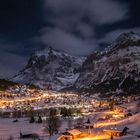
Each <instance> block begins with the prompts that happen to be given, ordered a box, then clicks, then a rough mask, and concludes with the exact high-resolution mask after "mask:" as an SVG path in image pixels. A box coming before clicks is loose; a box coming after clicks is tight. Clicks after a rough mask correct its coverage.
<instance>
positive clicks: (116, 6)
mask: <svg viewBox="0 0 140 140" xmlns="http://www.w3.org/2000/svg"><path fill="white" fill-rule="evenodd" d="M43 8H44V13H45V18H46V21H47V22H49V23H50V24H51V25H52V27H48V26H47V29H44V30H43V32H42V35H41V36H40V39H41V41H42V42H43V43H46V44H49V45H52V46H53V47H54V48H57V49H62V50H65V51H67V52H69V53H72V54H74V55H87V54H89V53H90V52H92V51H94V50H96V49H98V47H97V46H98V39H97V38H96V32H95V29H96V26H97V25H98V26H99V25H100V26H101V25H103V24H112V23H115V22H119V21H121V20H125V19H127V18H128V11H129V8H128V6H127V5H124V4H122V3H119V2H116V1H113V0H98V1H97V0H86V1H85V0H76V1H72V0H45V3H44V5H43ZM48 13H49V14H48Z"/></svg>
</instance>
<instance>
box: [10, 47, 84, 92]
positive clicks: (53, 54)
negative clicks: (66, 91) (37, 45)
mask: <svg viewBox="0 0 140 140" xmlns="http://www.w3.org/2000/svg"><path fill="white" fill-rule="evenodd" d="M84 60H85V58H79V57H75V56H71V55H68V54H66V53H64V52H60V51H57V50H54V49H52V48H51V47H50V48H46V49H44V50H42V51H38V52H35V53H34V54H33V55H32V56H31V57H30V59H29V61H28V64H27V66H26V67H25V68H24V69H23V70H21V71H20V72H19V74H18V75H16V76H15V77H14V78H13V79H12V81H14V82H19V83H24V84H33V85H36V86H39V87H40V88H43V89H44V88H48V89H51V90H60V89H63V88H67V87H70V86H73V84H74V83H75V81H76V80H77V78H78V77H79V74H80V71H81V66H82V63H83V61H84Z"/></svg>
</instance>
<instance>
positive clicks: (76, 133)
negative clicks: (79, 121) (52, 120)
mask: <svg viewBox="0 0 140 140" xmlns="http://www.w3.org/2000/svg"><path fill="white" fill-rule="evenodd" d="M68 133H70V134H71V135H75V136H76V135H79V134H81V131H79V130H77V129H72V130H69V131H68Z"/></svg>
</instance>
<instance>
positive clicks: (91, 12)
mask: <svg viewBox="0 0 140 140" xmlns="http://www.w3.org/2000/svg"><path fill="white" fill-rule="evenodd" d="M130 31H134V32H139V33H140V0H0V78H9V77H11V76H13V75H15V74H17V72H18V71H19V70H21V69H22V68H23V67H24V66H25V64H26V63H27V60H28V59H29V56H30V54H32V53H33V52H34V51H36V50H40V49H43V48H45V47H48V46H52V47H53V48H54V49H58V50H63V51H65V52H67V53H69V54H72V55H78V56H87V55H88V54H90V53H91V52H93V51H95V50H102V49H104V48H105V46H107V45H108V44H110V43H111V42H112V41H113V40H114V39H115V38H116V37H117V36H118V35H119V34H121V33H123V32H130Z"/></svg>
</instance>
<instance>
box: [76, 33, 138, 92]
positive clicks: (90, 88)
mask: <svg viewBox="0 0 140 140" xmlns="http://www.w3.org/2000/svg"><path fill="white" fill-rule="evenodd" d="M75 87H76V88H77V89H80V90H83V91H86V92H90V93H106V94H112V93H115V94H121V93H138V92H139V91H140V35H139V34H136V33H132V32H131V33H124V34H122V35H120V36H119V37H118V38H117V39H116V41H115V42H114V43H112V45H111V46H110V47H109V49H107V50H106V51H104V52H95V53H93V54H91V55H90V56H88V57H87V59H86V61H85V62H84V63H83V66H82V71H81V73H80V76H79V78H78V79H77V81H76V83H75Z"/></svg>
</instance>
